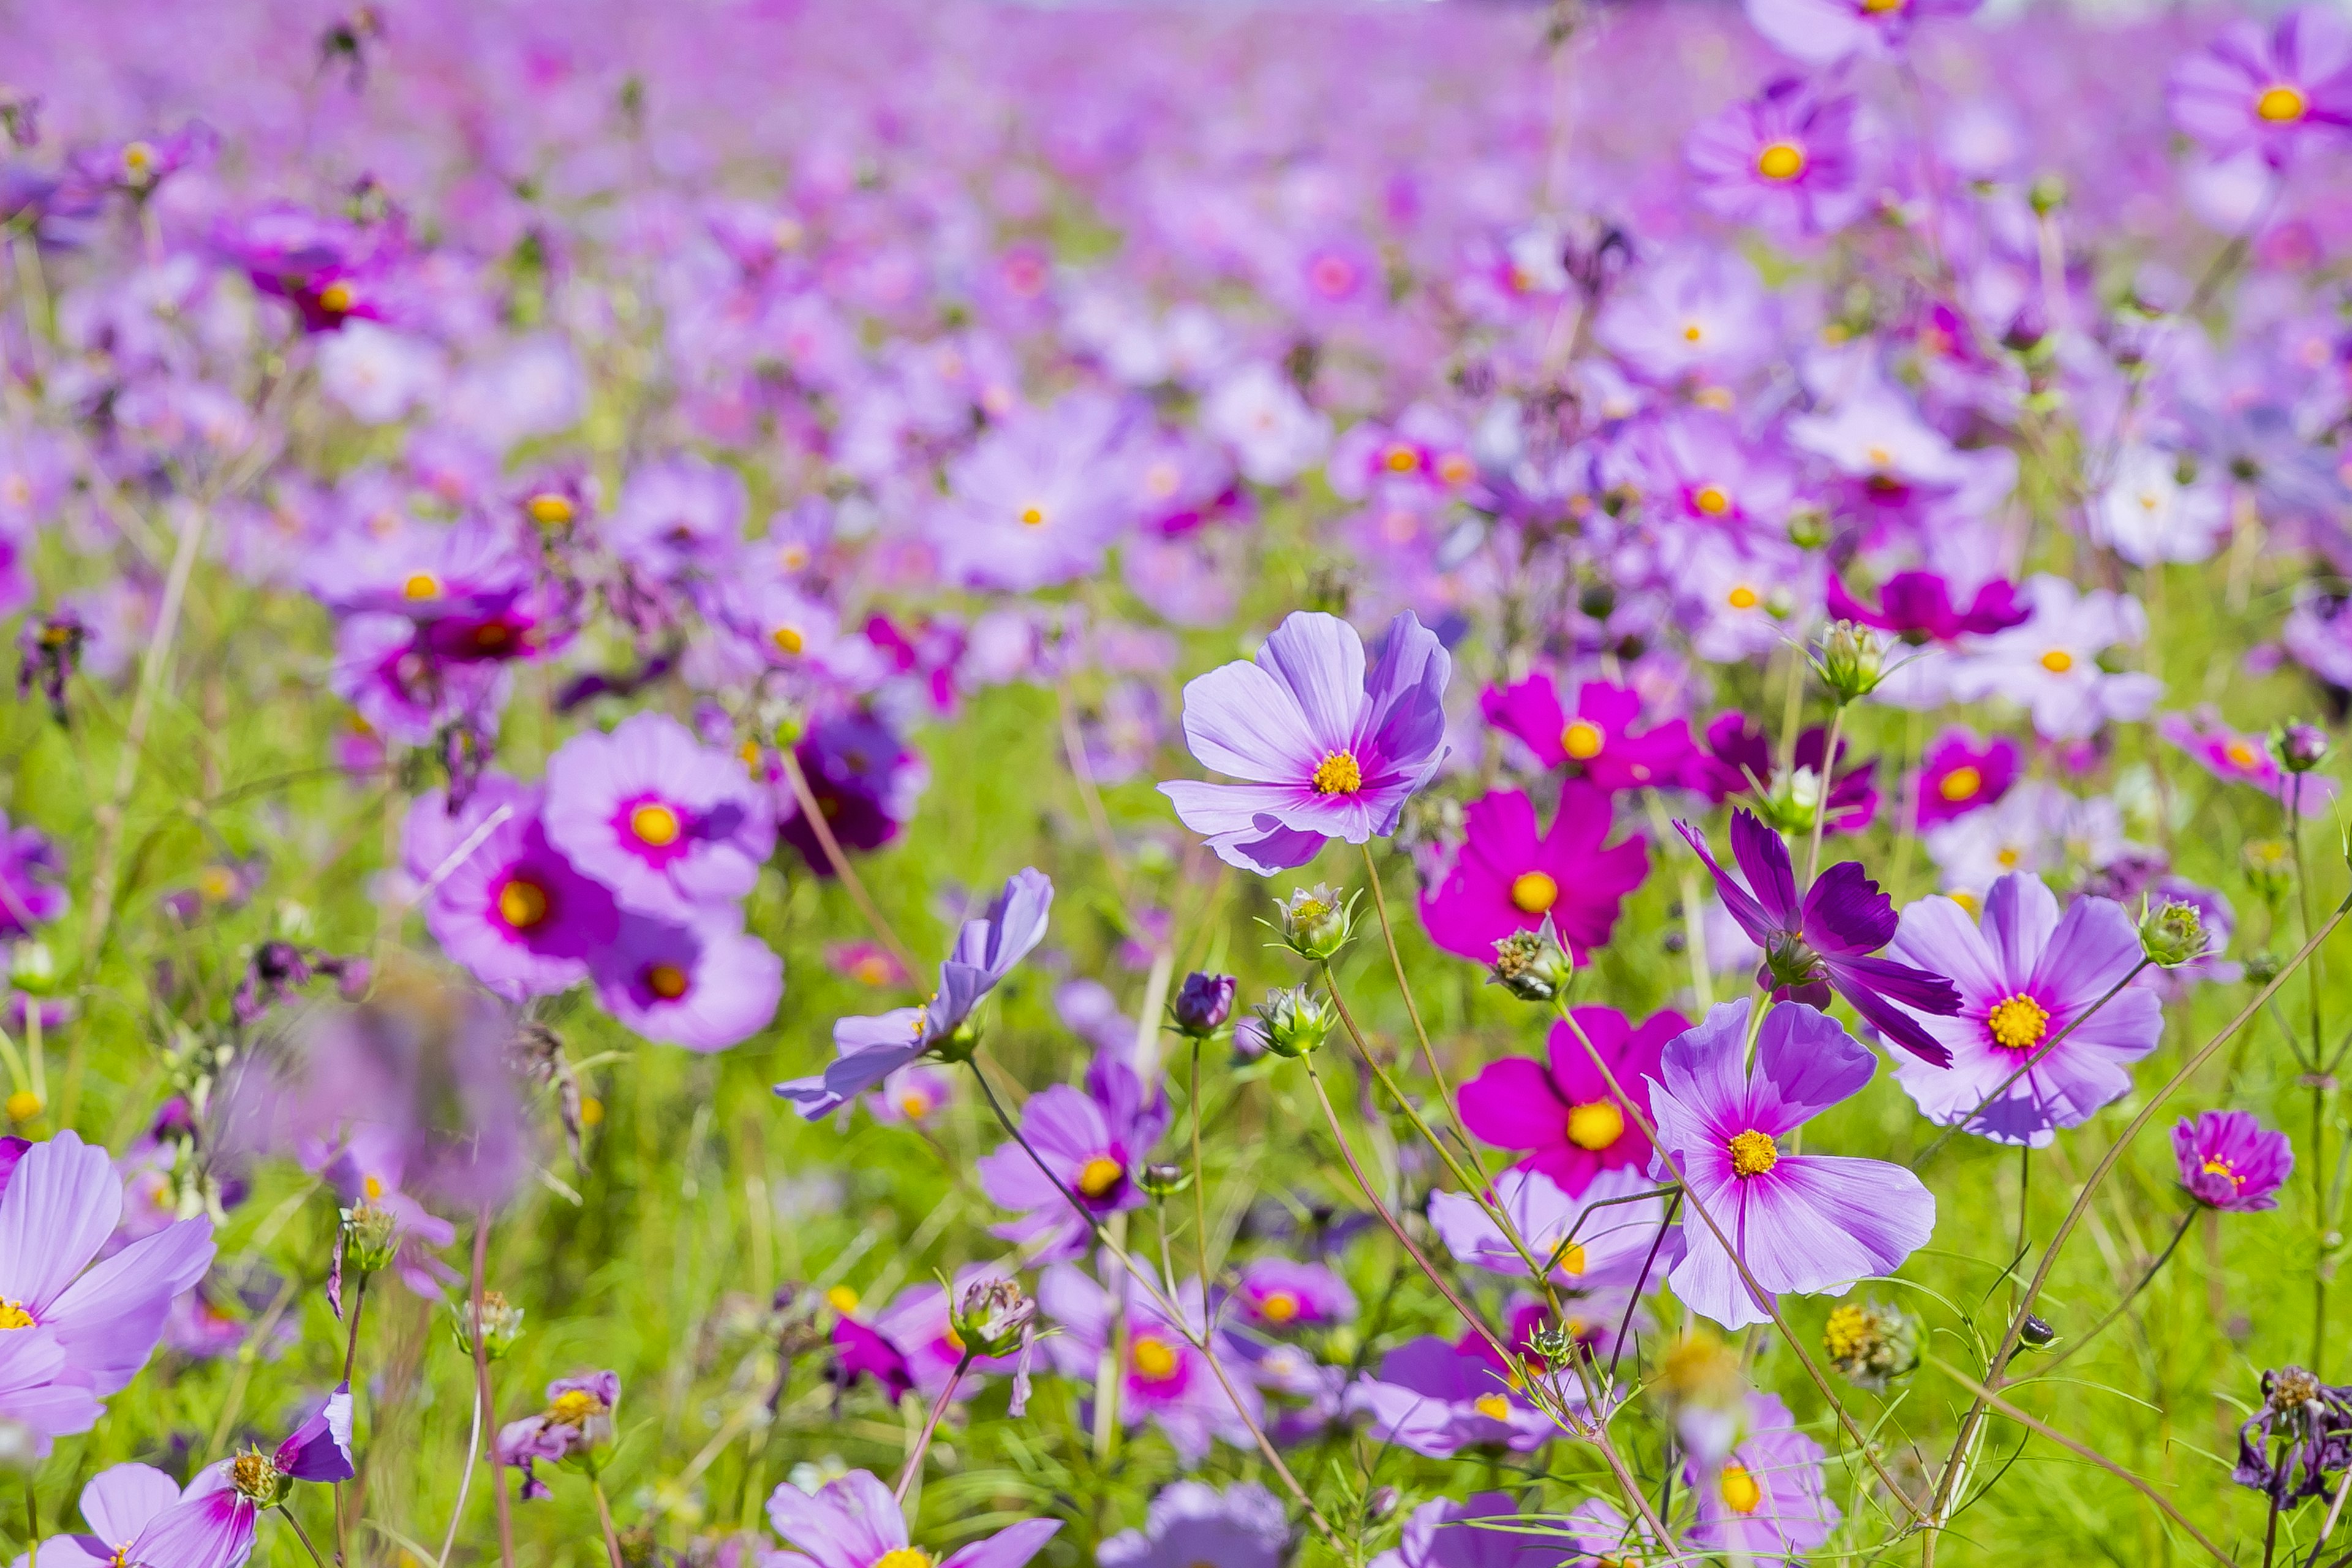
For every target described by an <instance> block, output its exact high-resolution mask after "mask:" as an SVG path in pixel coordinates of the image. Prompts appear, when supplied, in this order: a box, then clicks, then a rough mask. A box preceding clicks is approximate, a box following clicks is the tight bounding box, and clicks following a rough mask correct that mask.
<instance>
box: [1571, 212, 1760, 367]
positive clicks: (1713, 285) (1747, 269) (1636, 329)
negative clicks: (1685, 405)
mask: <svg viewBox="0 0 2352 1568" xmlns="http://www.w3.org/2000/svg"><path fill="white" fill-rule="evenodd" d="M1774 325H1775V322H1774V320H1773V308H1772V302H1771V300H1770V298H1769V296H1768V295H1767V294H1766V293H1765V291H1764V283H1763V280H1762V279H1759V277H1757V275H1756V268H1755V267H1754V266H1753V265H1752V264H1751V263H1750V262H1749V261H1748V258H1746V257H1744V256H1741V255H1740V254H1739V253H1738V251H1736V250H1731V249H1727V248H1721V247H1715V246H1686V247H1681V248H1678V249H1675V250H1672V251H1668V252H1667V253H1665V254H1664V256H1662V257H1661V258H1659V259H1657V260H1656V261H1654V262H1649V263H1646V264H1644V265H1643V266H1642V267H1639V268H1636V269H1635V270H1634V271H1633V275H1632V276H1631V277H1629V278H1627V279H1625V281H1624V282H1623V283H1622V284H1621V285H1620V286H1619V287H1618V288H1617V289H1614V290H1612V292H1611V293H1610V295H1609V298H1608V300H1606V301H1605V302H1604V303H1603V304H1602V306H1601V314H1600V316H1599V318H1598V319H1597V320H1596V321H1594V323H1593V335H1594V336H1595V337H1597V338H1598V339H1600V341H1601V344H1602V346H1603V347H1605V348H1607V349H1608V350H1609V351H1610V352H1611V353H1613V354H1615V355H1616V356H1617V357H1618V358H1619V359H1620V360H1621V361H1622V362H1623V363H1624V364H1625V365H1626V367H1627V368H1628V369H1629V370H1631V371H1633V373H1634V374H1636V375H1639V376H1642V377H1643V378H1645V379H1647V380H1650V381H1653V382H1656V383H1659V384H1674V383H1675V382H1678V381H1681V380H1682V379H1684V378H1685V377H1695V378H1697V379H1699V380H1701V381H1705V382H1709V383H1715V384H1721V383H1724V382H1727V381H1730V380H1732V379H1734V378H1736V377H1738V376H1740V375H1742V374H1746V373H1747V372H1748V371H1750V370H1753V369H1755V368H1756V367H1758V366H1759V365H1760V364H1762V363H1764V362H1765V360H1767V359H1768V358H1769V357H1770V355H1771V353H1772V352H1773V348H1774V337H1773V327H1774Z"/></svg>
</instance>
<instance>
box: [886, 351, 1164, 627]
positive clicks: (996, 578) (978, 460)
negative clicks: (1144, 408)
mask: <svg viewBox="0 0 2352 1568" xmlns="http://www.w3.org/2000/svg"><path fill="white" fill-rule="evenodd" d="M1125 417H1126V416H1125V415H1124V414H1123V413H1122V412H1121V410H1120V408H1119V407H1118V405H1116V404H1113V403H1110V402H1108V401H1106V400H1104V399H1102V398H1100V397H1097V396H1093V395H1085V394H1078V395H1071V396H1068V397H1065V398H1064V399H1062V400H1061V401H1060V402H1058V403H1056V404H1055V405H1053V406H1052V407H1050V408H1047V409H1044V410H1041V411H1038V412H1035V413H1031V414H1025V415H1022V416H1016V417H1015V418H1014V419H1013V421H1012V422H1010V423H1009V424H1007V425H1005V426H1003V428H1001V429H997V430H993V431H991V432H990V433H989V434H988V435H986V436H983V437H982V438H981V439H980V441H979V442H978V443H977V444H976V445H975V446H973V447H972V448H971V450H970V451H969V452H967V453H965V454H964V455H963V456H962V457H961V458H957V459H956V460H955V462H953V463H952V464H950V466H949V468H948V489H949V493H948V498H947V500H945V502H944V503H942V505H941V506H940V510H939V512H938V515H937V516H936V517H935V518H934V520H933V521H932V523H931V529H930V532H931V539H932V542H933V543H935V544H936V545H937V546H938V548H939V551H940V564H941V565H942V566H943V567H944V568H945V570H946V571H947V573H948V574H950V576H952V577H954V578H956V579H958V580H959V581H961V582H964V583H967V584H971V585H972V586H975V587H983V588H1009V589H1012V590H1013V591H1015V592H1027V591H1028V590H1030V589H1033V588H1040V587H1045V586H1049V585H1051V584H1055V583H1066V582H1068V581H1070V580H1071V579H1072V578H1074V577H1083V576H1085V575H1087V574H1089V573H1092V572H1094V571H1096V570H1097V569H1098V568H1099V567H1100V566H1101V565H1102V559H1103V553H1104V552H1105V551H1106V550H1108V548H1109V546H1110V544H1111V542H1112V541H1113V540H1114V539H1115V538H1116V537H1117V536H1118V532H1119V531H1120V530H1121V529H1122V528H1124V527H1125V526H1126V523H1127V521H1128V518H1129V509H1128V504H1127V498H1126V496H1125V495H1124V494H1123V493H1122V490H1121V487H1120V485H1119V482H1118V476H1117V474H1116V472H1115V467H1116V465H1114V464H1112V463H1109V462H1107V461H1106V460H1105V458H1106V455H1107V454H1108V453H1109V452H1110V451H1111V450H1112V449H1113V447H1114V445H1115V443H1116V441H1117V439H1118V431H1119V426H1121V425H1122V424H1123V423H1124V422H1125Z"/></svg>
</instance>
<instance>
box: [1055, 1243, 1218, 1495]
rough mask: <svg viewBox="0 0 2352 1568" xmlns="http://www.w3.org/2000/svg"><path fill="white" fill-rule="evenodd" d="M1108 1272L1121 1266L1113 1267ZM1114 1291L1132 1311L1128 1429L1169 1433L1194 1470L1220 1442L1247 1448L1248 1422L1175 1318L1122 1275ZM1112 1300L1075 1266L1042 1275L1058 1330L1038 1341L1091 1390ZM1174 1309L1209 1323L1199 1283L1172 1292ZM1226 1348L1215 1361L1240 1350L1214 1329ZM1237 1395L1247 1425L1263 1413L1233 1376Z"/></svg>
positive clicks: (1124, 1385) (1124, 1403) (1125, 1387)
mask: <svg viewBox="0 0 2352 1568" xmlns="http://www.w3.org/2000/svg"><path fill="white" fill-rule="evenodd" d="M1109 1267H1111V1268H1117V1267H1118V1266H1117V1265H1115V1264H1113V1265H1110V1266H1109ZM1113 1289H1116V1290H1118V1292H1119V1293H1120V1295H1121V1296H1122V1297H1123V1298H1124V1300H1125V1306H1126V1312H1127V1325H1128V1327H1127V1362H1126V1364H1125V1366H1124V1367H1122V1368H1120V1370H1119V1373H1118V1375H1119V1377H1120V1378H1121V1383H1120V1396H1119V1419H1120V1420H1121V1421H1123V1422H1125V1423H1126V1425H1127V1426H1129V1428H1133V1427H1136V1426H1143V1425H1145V1424H1146V1423H1150V1425H1152V1426H1158V1427H1159V1428H1160V1431H1161V1432H1163V1433H1165V1434H1166V1435H1167V1437H1168V1441H1169V1444H1170V1446H1171V1447H1173V1448H1174V1449H1175V1450H1176V1453H1177V1455H1178V1457H1179V1458H1181V1459H1183V1460H1184V1461H1185V1463H1187V1464H1192V1465H1197V1464H1199V1463H1200V1462H1201V1460H1202V1459H1203V1458H1206V1457H1207V1456H1208V1452H1209V1448H1210V1447H1211V1445H1212V1443H1213V1441H1214V1440H1216V1439H1219V1438H1222V1439H1223V1440H1224V1441H1225V1442H1227V1443H1230V1444H1232V1445H1234V1446H1235V1447H1248V1446H1249V1445H1250V1443H1251V1441H1252V1439H1251V1437H1250V1428H1249V1421H1244V1419H1243V1412H1242V1411H1241V1410H1237V1409H1235V1408H1234V1401H1233V1399H1232V1398H1229V1397H1227V1395H1226V1394H1225V1390H1224V1387H1223V1384H1220V1383H1219V1382H1218V1381H1217V1374H1216V1373H1215V1371H1214V1370H1213V1369H1212V1368H1211V1367H1210V1365H1209V1362H1208V1358H1207V1357H1206V1356H1205V1355H1203V1354H1202V1352H1201V1351H1200V1349H1199V1348H1198V1347H1197V1346H1195V1345H1194V1344H1193V1343H1192V1342H1191V1341H1190V1340H1189V1339H1187V1338H1186V1337H1185V1335H1184V1331H1183V1328H1182V1327H1181V1325H1180V1324H1178V1323H1176V1322H1173V1321H1170V1319H1169V1318H1168V1316H1167V1314H1166V1313H1165V1312H1163V1311H1162V1310H1160V1306H1159V1304H1158V1303H1157V1302H1155V1301H1153V1300H1150V1298H1148V1297H1146V1296H1144V1295H1143V1294H1141V1293H1140V1292H1139V1291H1138V1290H1137V1289H1135V1287H1134V1284H1133V1282H1132V1280H1130V1279H1129V1277H1128V1275H1127V1274H1126V1273H1125V1271H1124V1270H1120V1271H1119V1272H1118V1274H1117V1275H1116V1277H1115V1284H1114V1287H1113ZM1112 1302H1113V1296H1112V1293H1111V1291H1110V1290H1106V1289H1104V1288H1103V1287H1102V1286H1101V1285H1099V1284H1097V1282H1096V1281H1095V1280H1094V1279H1091V1278H1090V1277H1088V1276H1087V1274H1086V1273H1085V1271H1083V1270H1082V1269H1080V1268H1078V1267H1077V1266H1076V1265H1075V1264H1070V1263H1056V1264H1053V1265H1051V1266H1049V1267H1048V1268H1046V1269H1045V1272H1044V1273H1043V1274H1042V1275H1040V1276H1039V1277H1038V1280H1037V1305H1038V1309H1039V1310H1041V1311H1043V1312H1044V1313H1045V1316H1046V1317H1048V1318H1050V1319H1052V1320H1053V1321H1054V1322H1055V1324H1056V1325H1057V1326H1058V1327H1059V1328H1060V1329H1061V1332H1059V1333H1057V1334H1054V1335H1051V1336H1050V1337H1048V1338H1046V1339H1045V1340H1043V1341H1041V1342H1040V1348H1041V1349H1043V1350H1044V1351H1045V1354H1046V1356H1047V1357H1048V1358H1050V1359H1051V1360H1052V1362H1053V1363H1054V1365H1055V1368H1056V1369H1057V1370H1059V1371H1060V1372H1061V1373H1062V1374H1063V1375H1064V1376H1065V1377H1071V1378H1078V1379H1082V1380H1084V1381H1085V1383H1086V1384H1087V1385H1088V1386H1089V1387H1091V1386H1092V1385H1093V1383H1094V1380H1095V1374H1096V1372H1097V1369H1098V1367H1099V1366H1100V1364H1101V1361H1102V1356H1103V1352H1104V1351H1105V1349H1106V1348H1107V1347H1108V1346H1109V1344H1110V1343H1111V1328H1112V1323H1111V1318H1112ZM1174 1304H1175V1306H1176V1308H1177V1310H1179V1311H1181V1312H1182V1313H1183V1314H1184V1316H1185V1318H1186V1319H1187V1320H1188V1321H1192V1322H1201V1321H1205V1318H1204V1314H1203V1312H1202V1304H1203V1303H1202V1289H1201V1282H1200V1281H1199V1280H1198V1279H1187V1280H1185V1281H1183V1282H1182V1283H1181V1284H1180V1285H1179V1286H1178V1288H1177V1289H1176V1291H1175V1293H1174ZM1216 1332H1217V1334H1218V1335H1219V1337H1220V1342H1221V1343H1222V1347H1223V1348H1221V1349H1220V1350H1219V1351H1218V1358H1219V1359H1220V1360H1221V1361H1223V1362H1225V1363H1227V1364H1232V1363H1233V1362H1234V1361H1235V1360H1236V1359H1238V1357H1237V1355H1236V1353H1235V1352H1236V1349H1237V1347H1234V1345H1232V1344H1231V1342H1229V1341H1227V1340H1226V1339H1225V1333H1226V1331H1225V1330H1224V1329H1223V1327H1222V1326H1221V1327H1220V1328H1218V1329H1217V1330H1216ZM1234 1394H1236V1395H1237V1396H1238V1397H1239V1398H1240V1399H1241V1400H1242V1401H1243V1405H1244V1408H1245V1409H1246V1411H1247V1413H1248V1415H1249V1420H1250V1421H1255V1420H1257V1419H1258V1418H1259V1416H1260V1415H1261V1405H1262V1401H1261V1400H1260V1398H1259V1396H1258V1392H1257V1390H1256V1389H1255V1387H1254V1386H1253V1385H1251V1384H1249V1383H1248V1382H1246V1381H1244V1380H1243V1379H1241V1378H1239V1377H1236V1378H1235V1379H1234Z"/></svg>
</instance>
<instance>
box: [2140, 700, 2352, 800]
mask: <svg viewBox="0 0 2352 1568" xmlns="http://www.w3.org/2000/svg"><path fill="white" fill-rule="evenodd" d="M2156 732H2157V733H2158V735H2160V736H2162V737H2163V738H2164V739H2165V740H2167V741H2169V742H2172V743H2173V744H2174V745H2176V746H2178V747H2179V748H2180V749H2181V750H2182V751H2184V752H2188V753H2189V755H2190V756H2191V757H2193V758H2195V759H2196V761H2197V762H2198V763H2199V764H2200V766H2202V767H2203V768H2204V770H2205V771H2206V772H2207V773H2211V774H2212V775H2213V776H2214V777H2215V778H2217V779H2221V780H2223V781H2225V782H2227V783H2230V784H2252V785H2253V786H2254V787H2255V788H2256V789H2258V790H2261V791H2262V792H2263V794H2264V795H2269V796H2271V797H2272V798H2273V799H2274V800H2277V801H2279V802H2281V803H2282V804H2287V803H2288V802H2289V798H2290V796H2292V797H2293V802H2294V804H2295V805H2298V806H2299V808H2300V809H2301V811H2302V812H2303V813H2304V815H2305V816H2310V815H2312V814H2314V813H2315V812H2317V811H2319V810H2320V809H2321V808H2323V807H2324V806H2325V805H2326V803H2327V801H2328V799H2329V798H2330V797H2331V796H2332V795H2335V793H2336V784H2335V781H2334V780H2332V779H2329V778H2327V777H2326V776H2324V775H2322V774H2319V773H2293V774H2290V773H2287V772H2285V771H2284V769H2282V768H2281V767H2280V766H2279V764H2278V759H2277V758H2276V757H2275V756H2273V754H2272V752H2271V749H2270V747H2269V745H2268V744H2267V743H2265V742H2264V741H2263V737H2262V736H2260V735H2245V734H2241V733H2239V732H2238V731H2235V730H2232V729H2231V728H2230V727H2229V726H2228V725H2227V724H2224V723H2223V722H2221V719H2220V718H2219V716H2217V715H2216V714H2214V713H2213V712H2212V711H2211V710H2199V711H2197V712H2195V713H2164V714H2159V715H2158V718H2157V721H2156Z"/></svg>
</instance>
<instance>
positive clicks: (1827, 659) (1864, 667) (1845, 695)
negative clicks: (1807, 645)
mask: <svg viewBox="0 0 2352 1568" xmlns="http://www.w3.org/2000/svg"><path fill="white" fill-rule="evenodd" d="M1811 659H1812V665H1813V670H1814V673H1816V674H1817V675H1819V676H1820V677H1821V678H1822V685H1823V686H1824V687H1826V688H1828V689H1829V694H1830V696H1831V697H1832V699H1833V700H1835V701H1836V703H1837V705H1838V706H1839V707H1841V708H1843V707H1844V706H1845V705H1846V704H1848V703H1850V702H1858V701H1860V700H1862V699H1863V698H1865V697H1867V696H1869V695H1870V694H1871V693H1872V692H1873V691H1874V690H1876V689H1878V683H1879V681H1881V680H1882V679H1885V671H1886V652H1885V648H1884V647H1881V646H1880V645H1879V641H1878V634H1877V633H1876V632H1874V631H1872V630H1871V629H1870V628H1869V627H1868V626H1858V625H1856V624H1855V623H1854V622H1853V621H1838V622H1835V623H1834V624H1832V626H1830V628H1829V630H1827V631H1825V632H1823V633H1822V640H1821V646H1820V647H1819V649H1818V650H1817V651H1815V652H1814V653H1813V654H1812V655H1811Z"/></svg>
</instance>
